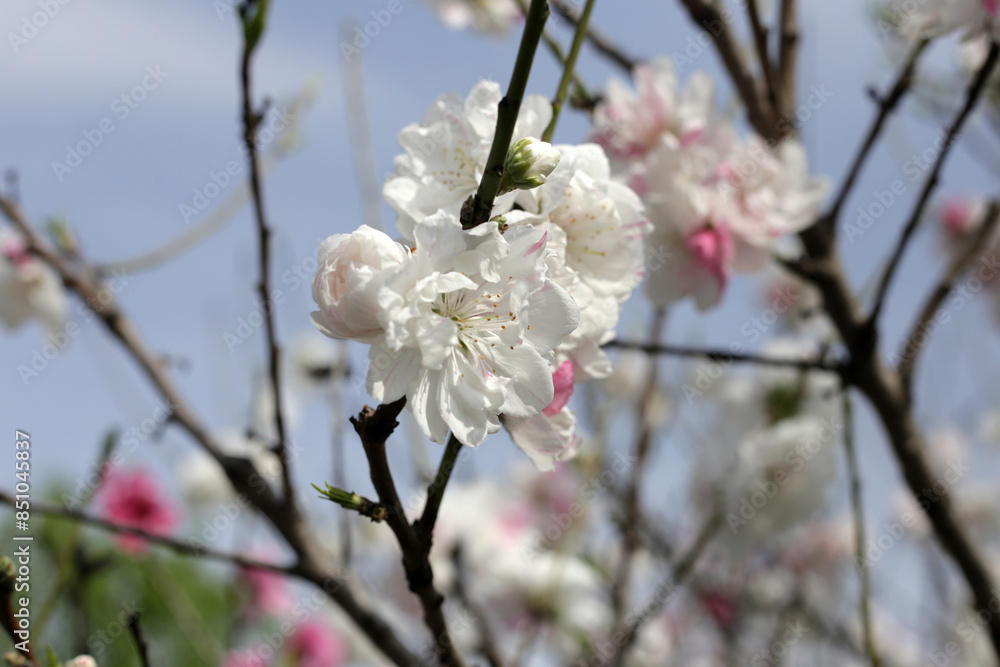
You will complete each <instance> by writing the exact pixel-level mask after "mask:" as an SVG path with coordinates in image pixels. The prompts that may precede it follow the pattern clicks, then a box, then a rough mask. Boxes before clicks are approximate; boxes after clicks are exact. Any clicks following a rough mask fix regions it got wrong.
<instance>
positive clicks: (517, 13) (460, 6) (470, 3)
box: [428, 0, 523, 34]
mask: <svg viewBox="0 0 1000 667" xmlns="http://www.w3.org/2000/svg"><path fill="white" fill-rule="evenodd" d="M428 4H430V5H431V7H432V8H433V9H434V10H435V11H436V12H437V13H438V16H440V17H441V21H442V22H444V24H445V25H446V26H448V27H449V28H453V29H456V30H460V29H462V28H472V29H473V30H477V31H479V32H488V33H495V34H503V33H505V32H507V31H508V30H509V29H510V28H511V27H512V26H513V25H514V23H515V22H517V21H518V20H519V19H520V18H521V17H522V16H523V14H522V12H521V8H520V7H518V6H517V3H515V2H514V0H428Z"/></svg>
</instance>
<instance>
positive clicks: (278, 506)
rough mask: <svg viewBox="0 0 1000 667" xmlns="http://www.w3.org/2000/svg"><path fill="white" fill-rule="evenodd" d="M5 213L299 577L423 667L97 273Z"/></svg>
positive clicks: (387, 647) (395, 655) (16, 212)
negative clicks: (174, 373) (179, 380)
mask: <svg viewBox="0 0 1000 667" xmlns="http://www.w3.org/2000/svg"><path fill="white" fill-rule="evenodd" d="M0 212H2V213H3V214H4V216H5V217H7V218H8V219H9V220H10V221H11V223H12V224H13V225H14V227H15V228H16V229H17V230H18V232H19V233H20V234H21V235H22V237H23V239H24V242H25V244H26V246H27V248H28V250H29V251H30V252H32V253H34V254H35V255H37V256H38V257H40V258H41V259H42V260H43V261H45V263H46V264H48V265H49V266H51V267H52V268H53V269H54V270H55V271H56V272H57V273H58V274H59V276H60V278H61V279H62V281H63V284H64V285H66V287H68V288H69V289H71V290H72V291H74V292H76V293H77V294H78V295H79V296H80V298H81V299H83V301H85V302H87V303H88V304H89V305H90V306H91V308H92V309H93V310H94V313H95V314H96V315H97V317H98V319H100V321H101V322H102V323H103V324H104V325H105V326H106V327H107V329H108V331H109V332H110V333H111V334H112V336H114V337H115V338H117V339H118V341H119V342H120V343H121V344H122V346H123V347H124V348H125V350H126V351H127V352H128V354H129V355H130V356H131V357H132V359H133V360H134V361H135V362H136V363H137V364H138V365H139V366H140V367H141V368H142V370H143V372H144V373H145V375H146V377H147V379H149V381H150V382H151V383H152V384H153V386H154V387H156V390H157V392H158V393H159V394H160V396H161V397H162V398H163V399H164V400H165V401H166V402H167V404H168V405H169V406H170V409H171V415H170V416H171V419H172V420H173V421H174V422H176V423H177V424H178V425H180V426H181V427H182V428H183V429H184V430H185V431H186V432H187V433H188V435H190V436H191V438H192V439H193V440H195V441H196V442H197V443H198V444H199V445H201V447H202V449H204V450H205V451H206V452H207V453H208V454H209V455H210V456H212V458H214V459H215V461H216V462H217V463H218V464H219V466H220V467H221V468H222V470H223V471H224V472H225V474H226V477H227V478H228V479H229V482H230V484H231V485H232V486H233V488H234V489H235V490H236V492H237V493H239V494H240V495H241V497H243V498H246V499H248V500H249V501H250V503H251V504H252V505H253V506H254V507H255V508H256V509H257V510H258V511H259V512H260V513H261V514H262V515H263V516H264V517H266V518H267V520H268V521H269V522H270V523H271V525H272V526H273V527H274V528H275V529H276V530H277V532H278V533H279V534H280V535H281V536H282V537H283V538H284V539H285V541H286V542H287V543H288V546H289V547H290V548H291V549H292V550H293V551H294V552H295V554H296V556H297V557H298V559H299V562H298V564H297V566H296V569H295V574H296V575H297V576H300V577H301V578H303V579H305V580H307V581H309V582H311V583H313V584H314V585H316V586H317V587H320V588H322V589H323V591H324V592H325V593H326V594H327V595H328V596H329V597H330V598H331V599H332V600H333V601H334V602H336V603H337V604H338V605H339V606H340V607H341V608H342V609H343V610H344V612H345V613H346V614H347V615H348V616H350V617H351V619H352V620H353V621H354V622H355V623H356V624H357V625H358V627H359V628H361V630H362V631H363V632H364V633H365V635H367V636H368V637H369V639H371V641H372V642H373V643H374V644H375V645H376V646H378V647H379V649H380V650H381V651H382V652H383V653H385V655H386V656H387V657H388V658H389V659H391V660H392V661H393V662H394V663H395V664H397V665H401V666H402V667H409V666H410V665H422V664H424V662H423V660H421V658H420V657H419V656H417V655H416V654H414V653H413V652H412V651H410V650H409V649H408V648H407V647H406V646H405V645H404V644H403V643H402V642H401V641H400V639H399V637H398V636H397V635H396V634H395V632H394V631H393V630H392V628H391V627H390V626H389V625H388V624H387V623H386V622H385V620H384V619H382V618H381V616H379V615H378V614H376V613H374V612H373V611H372V610H371V609H369V608H368V607H367V606H365V605H363V604H362V603H361V602H359V601H358V598H357V594H356V592H355V590H354V589H353V588H352V586H351V585H350V584H349V582H348V581H347V580H345V579H344V578H342V577H341V576H340V575H339V574H337V573H336V572H335V569H334V568H333V567H332V566H331V565H330V564H329V563H327V562H326V561H327V559H326V557H325V555H324V554H323V552H322V550H321V549H320V547H319V545H318V544H317V543H316V541H315V539H314V538H313V536H312V535H311V534H310V533H309V531H308V530H307V527H306V525H305V522H304V520H303V518H302V516H301V514H299V513H297V512H292V511H290V510H289V507H288V505H287V504H286V503H285V502H283V501H282V499H280V498H278V497H277V496H276V495H275V494H274V492H273V491H272V490H271V488H270V487H269V486H268V485H266V484H264V485H261V484H259V483H258V481H259V480H261V479H262V476H261V474H260V472H259V471H258V470H257V469H256V467H255V466H254V464H253V463H252V462H251V461H249V460H248V459H245V458H242V457H236V456H230V455H227V454H225V453H223V451H222V448H221V447H220V445H219V444H218V443H217V442H216V441H215V439H214V438H212V436H211V435H210V434H209V431H208V429H207V428H206V426H205V425H204V424H202V422H201V421H200V420H199V418H198V417H197V415H196V414H195V412H194V410H193V409H192V408H191V406H190V405H189V404H188V403H187V401H186V400H185V398H184V396H183V394H181V392H180V390H179V389H178V388H177V386H176V385H175V384H174V380H173V378H172V377H171V375H170V374H169V373H168V371H167V368H166V366H165V365H164V364H163V363H162V362H161V361H160V359H159V358H158V357H157V356H156V355H154V354H153V353H152V352H151V351H150V350H149V349H148V347H147V346H146V342H145V341H144V340H143V338H142V337H141V336H140V335H139V332H138V329H136V327H135V325H134V324H133V323H132V321H131V320H130V319H129V318H128V317H127V316H126V315H125V313H124V312H123V311H122V310H121V309H120V308H119V307H118V305H117V302H116V301H115V299H113V298H112V299H107V294H106V292H105V291H103V288H102V285H101V284H100V283H99V282H98V281H97V280H96V278H95V277H94V272H93V271H92V270H88V269H87V268H86V267H83V268H77V267H76V266H74V265H71V264H70V263H69V262H68V261H67V260H66V259H65V258H64V257H62V256H61V255H60V254H59V253H58V252H56V251H55V250H53V249H52V248H51V246H50V245H49V244H48V243H47V242H46V241H45V240H43V239H42V237H41V236H39V234H38V232H36V231H35V229H34V227H33V226H32V225H31V224H30V223H29V222H28V220H27V218H26V217H25V216H24V214H23V213H22V212H21V209H20V208H19V207H18V206H17V205H16V204H15V203H14V202H13V201H12V200H10V199H8V198H6V197H3V196H0Z"/></svg>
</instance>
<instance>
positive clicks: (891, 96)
mask: <svg viewBox="0 0 1000 667" xmlns="http://www.w3.org/2000/svg"><path fill="white" fill-rule="evenodd" d="M926 47H927V40H923V41H921V42H919V43H918V44H917V45H916V46H914V47H913V49H912V50H911V51H910V54H909V56H908V57H907V58H906V62H905V63H904V64H903V67H902V69H900V71H899V75H898V76H897V77H896V81H895V83H893V85H892V88H890V89H889V93H888V94H887V95H885V96H883V97H881V98H879V99H878V114H877V115H876V116H875V121H874V122H873V123H872V126H871V127H870V128H869V129H868V134H867V135H866V136H865V140H864V143H862V144H861V148H860V149H859V150H858V153H857V155H855V156H854V161H853V162H852V163H851V168H850V169H849V170H848V172H847V176H846V177H844V180H843V182H842V183H841V185H840V188H839V189H838V190H837V194H836V196H834V198H833V204H832V205H831V206H830V208H829V210H828V211H827V213H826V214H825V215H824V216H823V218H822V224H823V225H824V226H825V227H826V228H827V229H828V231H829V232H830V233H834V232H835V231H836V227H837V218H838V217H839V216H840V209H841V208H843V206H844V202H845V201H847V197H848V196H849V195H850V194H851V190H853V188H854V184H855V182H856V181H857V180H858V177H859V176H860V175H861V169H862V168H863V167H864V164H865V161H866V160H867V159H868V156H869V155H870V154H871V151H872V148H873V147H874V146H875V141H876V139H878V137H880V136H881V135H882V128H883V126H884V125H885V122H886V121H887V120H888V119H889V116H890V115H892V112H893V111H895V110H896V108H897V107H898V106H899V103H900V101H902V99H903V96H904V95H906V92H907V91H908V90H909V89H910V87H911V86H912V85H913V72H914V71H915V70H916V67H917V61H918V60H919V59H920V55H921V54H922V53H923V52H924V50H925V49H926Z"/></svg>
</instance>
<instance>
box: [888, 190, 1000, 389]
mask: <svg viewBox="0 0 1000 667" xmlns="http://www.w3.org/2000/svg"><path fill="white" fill-rule="evenodd" d="M998 220H1000V201H998V200H993V201H992V202H990V205H989V207H988V208H987V210H986V214H985V217H984V219H983V221H982V223H981V225H980V228H979V231H978V233H977V234H976V235H975V237H974V238H972V239H970V240H969V243H968V245H967V246H966V247H965V250H964V251H963V252H961V253H959V255H958V256H957V257H955V259H954V260H952V262H951V265H950V266H949V267H948V270H947V271H946V272H945V274H944V275H943V276H942V277H941V280H940V281H938V284H937V286H936V287H935V288H934V291H932V292H931V295H930V297H928V299H927V302H926V303H925V304H924V307H923V308H922V309H921V310H920V315H919V316H918V317H917V321H916V322H915V323H914V325H913V328H912V329H911V330H910V333H909V335H908V336H907V337H906V339H905V343H904V344H903V356H902V359H901V360H900V362H899V366H898V367H897V371H898V372H899V379H900V382H902V383H903V387H904V389H905V390H906V391H907V393H910V392H911V390H912V386H911V385H912V382H913V369H914V367H915V366H916V363H917V357H918V356H919V355H920V351H921V349H922V348H923V345H924V343H925V341H926V338H927V336H923V335H921V334H922V333H923V332H924V331H925V330H926V329H927V327H928V325H929V324H930V322H931V319H932V318H933V317H934V315H935V314H936V313H937V311H938V308H940V307H941V304H942V303H944V300H945V299H946V298H947V297H948V295H949V294H950V293H951V290H952V289H954V287H955V281H957V280H958V279H959V277H960V276H961V275H962V273H964V272H965V270H966V268H967V267H968V266H969V264H970V263H971V262H972V260H973V259H975V257H976V255H977V254H978V253H980V252H982V251H983V250H986V249H988V243H989V242H990V240H991V239H992V237H993V232H994V230H995V229H996V227H997V222H998Z"/></svg>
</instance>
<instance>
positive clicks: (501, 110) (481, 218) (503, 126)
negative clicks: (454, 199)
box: [462, 0, 549, 229]
mask: <svg viewBox="0 0 1000 667" xmlns="http://www.w3.org/2000/svg"><path fill="white" fill-rule="evenodd" d="M548 18H549V3H548V0H531V7H530V8H529V9H528V14H527V18H526V19H525V22H524V34H522V35H521V46H520V48H519V49H518V51H517V60H516V61H515V62H514V73H513V74H512V75H511V77H510V86H509V87H508V88H507V95H506V96H505V97H504V98H503V99H502V100H500V104H498V105H497V129H496V134H494V136H493V146H492V147H491V148H490V155H489V157H488V158H487V160H486V168H485V170H484V171H483V179H482V181H480V183H479V190H477V191H476V194H475V196H474V197H473V199H472V205H471V206H466V207H465V208H464V209H463V211H462V228H463V229H472V228H473V227H475V226H477V225H481V224H482V223H484V222H486V221H487V220H489V219H490V213H491V212H492V211H493V201H494V200H495V199H496V197H497V193H498V192H499V191H500V180H501V179H502V178H503V162H504V158H506V157H507V149H509V148H510V140H511V138H512V137H513V136H514V125H515V124H516V123H517V115H518V112H520V111H521V100H522V99H523V98H524V89H525V88H526V87H527V85H528V75H529V74H531V64H532V62H534V60H535V51H537V50H538V42H539V40H540V39H541V38H542V32H543V31H544V30H545V21H546V20H547V19H548Z"/></svg>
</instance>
